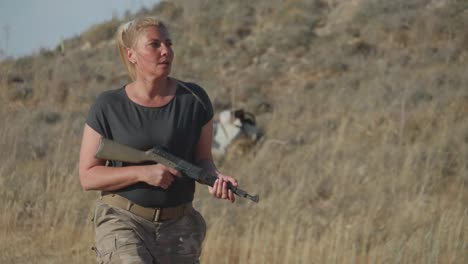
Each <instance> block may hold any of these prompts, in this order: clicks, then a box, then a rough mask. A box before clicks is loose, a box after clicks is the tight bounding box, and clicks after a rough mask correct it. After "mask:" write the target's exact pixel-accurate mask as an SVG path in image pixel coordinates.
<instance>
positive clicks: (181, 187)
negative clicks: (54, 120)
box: [86, 81, 213, 208]
mask: <svg viewBox="0 0 468 264" xmlns="http://www.w3.org/2000/svg"><path fill="white" fill-rule="evenodd" d="M212 117H213V108H212V105H211V102H210V99H209V97H208V95H207V94H206V92H205V91H204V90H203V89H202V88H201V87H199V86H198V85H196V84H193V83H182V82H180V81H178V83H177V88H176V92H175V95H174V98H172V99H171V101H169V102H168V103H167V104H166V105H163V106H161V107H146V106H142V105H139V104H137V103H135V102H133V101H131V100H130V98H128V96H127V93H126V92H125V86H124V87H122V88H119V89H116V90H110V91H106V92H103V93H102V94H100V95H99V96H98V98H97V99H96V102H95V103H94V105H93V106H92V107H91V110H90V112H89V115H88V118H87V120H86V123H87V124H88V125H89V126H90V127H91V128H93V129H94V130H95V131H96V132H98V133H99V134H101V135H102V136H103V137H105V138H108V139H112V140H114V141H116V142H118V143H121V144H125V145H128V146H131V147H134V148H136V149H139V150H143V151H146V150H148V149H151V148H153V147H154V146H160V147H163V148H164V149H165V150H166V151H168V152H170V153H172V154H173V155H176V156H178V157H180V158H182V159H185V160H186V161H189V162H191V163H193V162H195V148H196V145H197V143H198V140H199V138H200V133H201V129H202V127H203V125H205V124H206V123H207V122H208V121H210V120H211V118H212ZM127 165H130V164H126V163H122V162H118V161H110V166H113V167H122V166H127ZM131 165H134V164H131ZM113 192H114V193H117V194H119V195H121V196H124V197H126V198H127V199H129V200H131V201H133V202H134V203H136V204H139V205H142V206H145V207H163V208H164V207H170V206H176V205H179V204H182V203H186V202H190V201H192V200H193V195H194V192H195V181H194V180H192V179H190V178H187V177H181V178H179V177H176V178H175V180H174V182H173V183H172V184H171V185H170V187H169V188H168V189H167V190H164V189H162V188H160V187H155V186H151V185H148V184H146V183H143V182H139V183H136V184H133V185H130V186H127V187H125V188H122V189H120V190H117V191H113Z"/></svg>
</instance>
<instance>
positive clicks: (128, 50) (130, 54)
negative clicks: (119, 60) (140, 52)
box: [126, 48, 136, 64]
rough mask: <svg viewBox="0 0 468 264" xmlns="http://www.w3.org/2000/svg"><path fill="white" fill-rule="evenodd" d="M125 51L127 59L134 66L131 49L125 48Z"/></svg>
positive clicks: (134, 61)
mask: <svg viewBox="0 0 468 264" xmlns="http://www.w3.org/2000/svg"><path fill="white" fill-rule="evenodd" d="M126 51H127V58H128V60H129V61H130V63H132V64H136V59H135V53H134V52H133V50H132V49H131V48H126Z"/></svg>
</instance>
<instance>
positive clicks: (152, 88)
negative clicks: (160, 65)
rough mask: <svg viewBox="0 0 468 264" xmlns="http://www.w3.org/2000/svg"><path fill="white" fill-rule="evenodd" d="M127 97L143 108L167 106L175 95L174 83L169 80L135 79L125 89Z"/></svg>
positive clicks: (166, 78)
mask: <svg viewBox="0 0 468 264" xmlns="http://www.w3.org/2000/svg"><path fill="white" fill-rule="evenodd" d="M125 90H126V93H127V96H128V97H129V98H130V99H131V100H132V101H135V102H136V103H138V104H141V105H144V106H149V107H152V106H156V107H157V106H162V105H165V104H167V103H168V102H169V101H170V100H171V99H172V98H173V97H174V94H175V85H174V81H173V80H172V79H171V78H169V77H165V78H161V79H154V80H147V79H137V80H136V81H134V82H132V83H130V84H128V85H127V86H126V88H125Z"/></svg>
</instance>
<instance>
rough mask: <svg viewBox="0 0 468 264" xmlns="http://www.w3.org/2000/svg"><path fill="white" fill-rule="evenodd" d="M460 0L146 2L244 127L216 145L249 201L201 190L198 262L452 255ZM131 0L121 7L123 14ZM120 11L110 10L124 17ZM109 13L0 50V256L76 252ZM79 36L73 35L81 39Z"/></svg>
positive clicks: (465, 172)
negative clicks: (87, 137) (7, 53)
mask: <svg viewBox="0 0 468 264" xmlns="http://www.w3.org/2000/svg"><path fill="white" fill-rule="evenodd" d="M467 10H468V4H466V1H458V0H447V1H445V0H440V1H439V0H434V1H431V0H396V1H385V0H349V1H337V0H323V1H318V0H315V1H306V0H290V1H280V0H270V1H268V0H259V1H247V0H241V1H208V0H194V1H182V0H174V1H169V2H163V3H162V4H160V5H157V6H155V7H154V9H152V10H142V11H141V12H140V15H143V14H152V15H157V16H159V17H161V18H162V19H163V20H165V21H167V22H168V23H169V25H170V28H171V30H172V31H171V33H172V37H173V39H174V49H175V52H176V64H175V65H174V76H175V77H177V78H180V79H184V80H189V81H195V82H197V83H199V84H200V85H202V86H203V87H205V89H206V90H207V91H208V93H209V94H210V97H211V99H212V101H213V103H214V106H215V109H216V110H221V109H224V108H230V107H243V108H244V109H246V110H248V111H251V112H253V113H255V114H256V116H257V121H258V123H259V126H260V128H261V129H262V132H263V137H262V139H261V140H260V141H259V142H258V143H257V144H256V145H255V146H251V147H249V148H245V147H242V146H234V147H232V148H231V149H230V152H229V153H228V155H227V156H226V157H225V158H224V159H222V160H218V161H217V164H218V167H219V168H220V170H221V171H222V172H224V173H226V174H230V175H233V176H235V177H237V178H238V180H239V182H240V185H241V187H242V188H243V189H245V190H247V191H249V192H251V193H253V194H255V193H258V194H259V195H260V199H261V200H260V203H259V204H254V203H252V202H249V201H248V200H241V199H238V200H237V202H236V203H235V204H232V205H231V204H229V203H228V202H226V201H220V200H215V199H212V198H210V196H209V195H208V192H207V190H206V187H204V186H197V187H198V188H197V194H196V200H195V201H194V205H195V207H196V208H197V209H198V210H200V211H201V213H202V214H203V215H204V216H205V219H206V221H207V224H208V233H207V237H206V240H205V243H204V248H203V254H202V259H201V261H202V263H319V264H322V263H441V264H445V263H457V264H458V263H460V264H461V263H468V31H467V30H466V28H467V26H468V11H467ZM130 16H133V15H130ZM129 18H130V17H128V18H126V19H129ZM121 22H122V21H120V20H113V21H108V22H106V23H103V24H99V25H96V26H94V27H92V28H90V29H89V30H88V31H87V32H84V33H83V34H82V35H81V36H78V37H76V38H72V39H69V40H66V41H65V47H66V49H65V53H64V54H61V53H60V52H59V51H58V50H57V51H56V50H42V51H41V52H39V53H38V54H35V55H34V56H29V57H24V58H19V59H15V60H13V59H5V60H3V62H2V63H1V64H0V109H1V111H0V121H1V126H0V146H1V149H2V150H3V151H2V153H1V154H0V161H1V162H0V188H1V190H2V191H1V192H0V212H1V214H0V263H93V262H94V255H93V254H94V253H93V252H92V251H91V249H90V248H91V246H92V245H93V230H92V227H91V226H92V225H91V220H90V219H91V212H92V210H93V201H94V200H95V199H96V198H97V195H98V194H97V193H96V192H84V191H83V190H82V189H81V187H80V184H79V179H78V170H77V168H78V151H79V145H80V137H81V130H82V127H83V125H84V122H85V118H86V114H87V111H88V109H89V106H90V104H91V103H92V102H93V100H94V98H95V97H96V95H97V94H98V93H100V92H101V91H103V90H106V89H111V88H117V87H119V86H120V85H122V84H124V83H125V82H126V81H127V79H126V76H125V71H124V69H123V68H122V66H121V65H120V63H119V61H118V55H117V52H116V49H115V47H114V43H113V41H112V40H111V39H109V37H110V36H112V33H113V32H114V31H115V26H116V25H118V24H119V23H121ZM87 43H89V44H87Z"/></svg>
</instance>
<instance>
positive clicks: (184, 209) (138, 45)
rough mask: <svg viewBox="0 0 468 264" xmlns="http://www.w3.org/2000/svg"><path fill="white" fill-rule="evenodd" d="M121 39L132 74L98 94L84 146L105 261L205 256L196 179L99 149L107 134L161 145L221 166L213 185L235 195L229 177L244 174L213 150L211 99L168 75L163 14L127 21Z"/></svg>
mask: <svg viewBox="0 0 468 264" xmlns="http://www.w3.org/2000/svg"><path fill="white" fill-rule="evenodd" d="M117 43H118V47H119V52H120V57H121V59H122V61H123V63H124V65H125V66H126V68H127V70H128V73H129V75H130V77H131V79H132V80H133V81H132V82H131V83H129V84H127V85H125V86H124V87H122V88H119V89H116V90H110V91H106V92H103V93H102V94H101V95H100V96H99V97H98V98H97V100H96V102H95V103H94V105H93V106H92V108H91V110H90V112H89V115H88V118H87V120H86V125H85V127H84V131H83V139H82V144H81V151H80V167H79V170H80V181H81V185H82V186H83V188H84V189H85V190H100V191H102V196H101V198H100V199H99V200H98V201H97V204H96V209H95V215H94V223H95V232H96V247H95V251H96V255H97V258H98V262H99V263H113V262H118V263H198V262H199V257H200V253H201V243H202V241H203V239H204V237H205V231H206V226H205V222H204V220H203V217H202V216H201V215H200V214H199V213H198V212H197V211H196V210H194V209H193V207H192V204H191V202H192V200H193V195H194V192H195V182H194V181H193V180H191V179H189V178H187V177H182V175H181V174H180V173H179V172H178V171H176V170H174V169H172V168H168V167H165V166H164V165H161V164H138V165H135V164H125V163H122V162H116V161H110V163H109V164H108V166H106V161H105V160H99V159H95V158H94V154H95V153H96V150H97V148H98V144H99V140H100V138H101V137H105V138H110V139H112V140H114V141H116V142H119V143H122V144H125V145H129V146H131V147H134V148H138V149H140V150H148V149H151V148H152V147H153V146H156V145H158V146H162V147H164V148H165V149H166V150H167V151H169V152H171V153H172V154H174V155H176V156H178V157H180V158H183V159H185V160H187V161H189V162H192V163H196V164H198V165H199V166H201V167H203V168H205V169H208V170H211V171H213V172H215V173H216V174H217V176H218V180H217V181H216V182H215V184H214V186H213V187H212V188H211V187H209V188H208V189H209V192H210V193H211V194H212V195H213V196H214V197H215V198H219V199H228V200H230V201H231V202H234V200H235V198H234V195H233V193H232V192H231V191H229V190H228V189H227V182H230V183H231V184H233V185H234V186H237V181H236V180H235V179H234V178H232V177H229V176H225V175H222V174H220V173H218V172H216V168H215V166H214V164H213V160H212V156H211V143H212V129H213V120H212V118H213V110H212V106H211V102H210V100H209V98H208V96H207V94H206V93H205V91H204V90H203V89H202V88H201V87H199V86H198V85H196V84H190V83H184V82H181V81H178V80H175V79H173V78H171V77H169V74H170V72H171V67H172V62H173V58H174V52H173V50H172V48H171V46H172V42H171V39H170V37H169V33H168V31H167V28H166V26H165V25H164V24H163V23H162V22H161V21H159V20H157V19H155V18H151V17H146V18H140V19H136V20H133V21H130V22H128V23H126V24H124V25H122V26H120V27H119V30H118V32H117ZM158 208H160V209H158ZM119 261H120V262H119Z"/></svg>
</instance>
